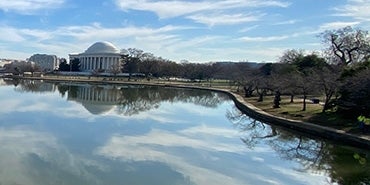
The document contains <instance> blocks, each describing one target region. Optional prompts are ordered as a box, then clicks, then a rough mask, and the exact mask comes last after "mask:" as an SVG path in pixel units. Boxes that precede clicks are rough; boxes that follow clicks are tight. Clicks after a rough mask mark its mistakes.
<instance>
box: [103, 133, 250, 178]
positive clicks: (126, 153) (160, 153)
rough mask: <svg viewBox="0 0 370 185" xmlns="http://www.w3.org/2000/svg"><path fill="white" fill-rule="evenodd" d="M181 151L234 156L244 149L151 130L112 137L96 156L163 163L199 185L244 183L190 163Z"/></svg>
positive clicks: (189, 159)
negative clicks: (140, 133) (208, 152)
mask: <svg viewBox="0 0 370 185" xmlns="http://www.w3.org/2000/svg"><path fill="white" fill-rule="evenodd" d="M181 148H191V149H197V150H200V151H213V152H233V153H234V152H236V153H240V152H243V150H244V149H243V148H240V147H239V146H236V145H232V144H226V143H218V142H211V143H210V141H205V140H203V141H202V140H198V139H193V138H189V137H186V136H184V135H178V134H176V133H169V132H166V131H162V130H152V131H151V132H150V133H148V134H147V135H142V136H121V135H114V136H112V137H111V138H110V139H109V140H108V142H107V144H106V145H105V146H103V147H100V148H98V149H97V151H96V154H98V155H102V156H106V157H108V158H113V159H120V160H124V161H155V162H160V163H165V164H167V165H169V166H170V167H172V168H173V169H175V170H176V171H178V172H180V173H182V174H184V176H186V177H188V178H190V180H191V181H193V182H194V183H195V184H199V185H203V184H204V185H206V184H207V185H208V184H235V185H238V184H244V183H243V182H242V181H240V180H238V179H235V178H232V177H230V176H227V175H225V174H223V173H222V172H220V171H216V170H211V169H207V168H204V167H200V165H199V164H198V163H197V162H195V163H194V162H190V161H192V160H194V159H191V157H190V156H191V155H184V153H182V150H181ZM204 155H207V154H204ZM185 156H188V157H185ZM213 159H214V158H213ZM210 177H211V178H210Z"/></svg>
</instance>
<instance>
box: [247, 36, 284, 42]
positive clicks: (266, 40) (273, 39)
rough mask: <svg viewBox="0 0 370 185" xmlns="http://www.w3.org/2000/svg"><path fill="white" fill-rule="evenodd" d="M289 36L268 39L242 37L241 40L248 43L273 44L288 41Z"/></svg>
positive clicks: (269, 37)
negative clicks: (273, 42)
mask: <svg viewBox="0 0 370 185" xmlns="http://www.w3.org/2000/svg"><path fill="white" fill-rule="evenodd" d="M288 38H289V36H287V35H283V36H268V37H247V36H246V37H241V38H240V40H243V41H246V42H272V41H281V40H285V39H288Z"/></svg>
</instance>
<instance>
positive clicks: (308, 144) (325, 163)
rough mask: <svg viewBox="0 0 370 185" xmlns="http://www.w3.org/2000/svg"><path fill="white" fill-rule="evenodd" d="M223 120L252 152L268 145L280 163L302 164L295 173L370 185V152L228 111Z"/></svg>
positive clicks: (338, 181) (341, 182)
mask: <svg viewBox="0 0 370 185" xmlns="http://www.w3.org/2000/svg"><path fill="white" fill-rule="evenodd" d="M226 117H227V118H228V119H229V120H230V121H231V123H232V124H233V125H234V127H236V128H237V129H238V130H240V131H241V132H242V133H243V136H242V137H241V140H242V141H243V143H245V145H246V146H247V147H248V148H250V149H253V148H254V147H256V146H261V145H262V146H263V144H267V145H269V146H270V147H271V148H272V149H273V150H274V151H275V152H276V153H278V154H279V156H280V158H281V159H283V160H291V161H295V162H298V163H299V164H301V168H299V169H297V170H298V171H310V172H313V173H325V174H329V176H330V177H331V180H329V181H330V182H329V183H333V184H370V164H369V162H368V161H369V160H370V151H369V150H362V149H358V148H352V147H348V146H342V145H338V144H335V143H331V142H328V141H325V140H322V139H318V138H310V137H306V136H304V134H303V133H293V132H292V131H287V130H286V129H281V128H279V127H276V126H274V125H267V124H264V123H261V122H259V121H257V120H255V119H253V118H251V117H248V116H247V115H245V114H243V113H242V112H240V111H239V110H238V109H236V108H235V109H233V110H229V111H228V112H227V113H226Z"/></svg>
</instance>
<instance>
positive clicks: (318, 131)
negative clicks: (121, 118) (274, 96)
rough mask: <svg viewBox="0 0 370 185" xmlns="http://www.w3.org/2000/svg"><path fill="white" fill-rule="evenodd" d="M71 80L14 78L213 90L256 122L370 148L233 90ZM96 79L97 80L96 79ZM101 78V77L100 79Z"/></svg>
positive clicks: (364, 140) (366, 141) (367, 142)
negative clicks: (268, 109)
mask: <svg viewBox="0 0 370 185" xmlns="http://www.w3.org/2000/svg"><path fill="white" fill-rule="evenodd" d="M68 77H70V78H65V79H61V78H59V77H54V78H52V77H50V76H48V77H45V76H44V77H22V76H17V77H12V78H13V79H31V80H45V81H60V82H65V81H67V82H84V83H101V84H130V85H149V86H163V87H176V88H190V89H200V90H211V91H215V92H221V93H225V94H227V95H228V96H229V97H230V98H231V99H232V100H233V102H234V103H235V106H236V107H237V108H238V109H239V110H240V111H241V112H243V113H244V114H246V115H248V116H249V117H251V118H254V119H256V120H259V121H262V122H264V123H266V124H270V125H276V126H280V127H283V128H287V129H289V130H292V131H297V132H300V133H302V134H308V135H312V136H316V137H320V138H324V139H328V140H331V141H334V142H337V143H342V144H346V145H350V146H356V147H360V148H370V137H367V136H359V135H354V134H349V133H346V132H345V131H343V130H338V129H334V128H330V127H325V126H321V125H318V124H314V123H309V122H304V121H298V120H292V119H287V118H283V117H278V116H274V115H271V114H269V113H267V112H264V111H262V110H261V109H259V108H258V107H256V106H254V105H252V104H251V103H248V102H247V101H245V100H244V98H243V97H242V96H241V95H239V94H237V93H234V92H232V91H231V90H226V89H220V88H213V87H206V86H203V87H201V86H195V85H194V86H191V85H186V84H184V83H181V82H179V83H176V82H172V83H165V82H163V83H159V82H151V81H148V82H143V81H119V80H117V81H112V80H104V78H103V79H98V78H96V77H93V78H87V79H81V78H74V77H71V76H68ZM94 78H95V79H94ZM100 78H101V77H100Z"/></svg>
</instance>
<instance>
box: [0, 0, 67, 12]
mask: <svg viewBox="0 0 370 185" xmlns="http://www.w3.org/2000/svg"><path fill="white" fill-rule="evenodd" d="M63 3H64V0H1V1H0V9H1V10H3V11H14V12H17V13H20V14H30V13H37V11H39V10H42V9H54V8H58V7H60V6H61V5H62V4H63Z"/></svg>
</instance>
